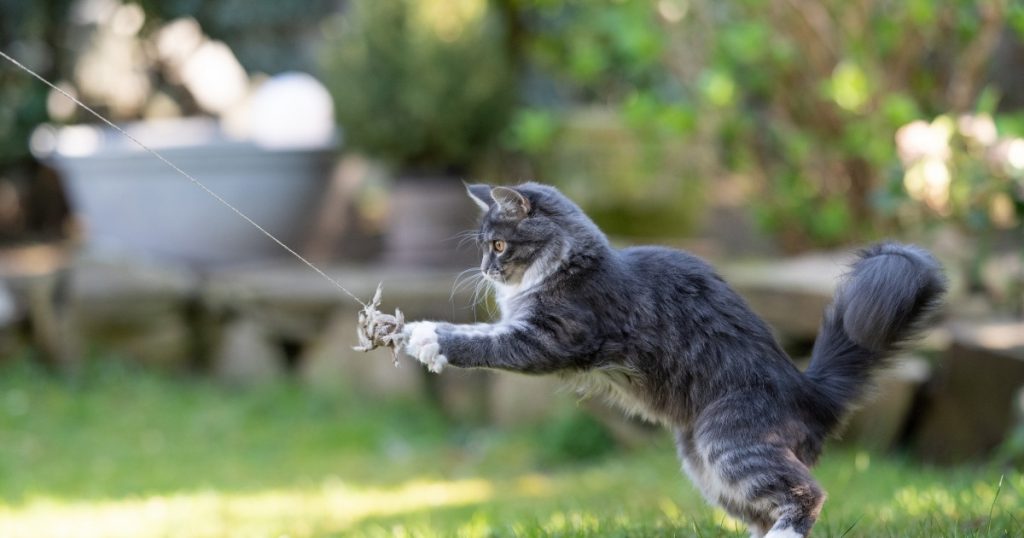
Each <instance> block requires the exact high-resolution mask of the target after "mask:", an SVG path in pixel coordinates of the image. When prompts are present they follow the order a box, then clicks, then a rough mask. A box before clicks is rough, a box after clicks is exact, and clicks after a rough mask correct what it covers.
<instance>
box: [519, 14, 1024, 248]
mask: <svg viewBox="0 0 1024 538" xmlns="http://www.w3.org/2000/svg"><path fill="white" fill-rule="evenodd" d="M516 5H518V6H519V7H520V9H521V18H522V19H523V20H524V21H525V24H526V28H527V30H526V32H525V35H526V38H525V39H524V40H523V41H524V45H523V48H524V49H525V50H526V51H528V57H529V58H530V61H531V65H533V66H535V67H536V69H537V70H538V71H539V72H540V73H541V74H542V75H541V76H540V77H538V78H541V79H542V80H547V81H548V83H549V84H548V85H544V84H540V83H535V84H534V87H536V88H543V89H547V91H546V92H543V91H534V93H532V94H529V95H528V96H527V98H528V100H529V101H531V102H532V103H534V106H533V107H531V108H528V109H527V110H526V111H525V112H523V113H520V114H519V115H518V117H517V119H516V121H514V122H513V123H512V127H511V129H510V140H511V142H512V145H513V147H516V148H519V149H522V150H525V151H527V152H531V153H532V154H540V155H541V156H543V152H544V151H546V150H548V148H551V147H552V146H554V147H556V148H557V145H558V143H559V141H560V130H559V128H558V126H560V125H563V124H564V122H565V121H566V119H567V118H569V117H570V116H569V115H566V114H565V113H564V112H562V111H560V110H558V109H557V108H554V107H552V106H550V105H551V104H560V105H564V104H566V103H570V104H580V103H582V104H599V105H601V106H604V107H610V108H612V109H613V110H615V111H617V113H618V114H619V115H620V116H621V117H623V118H625V120H626V122H627V123H628V125H630V126H631V128H633V129H634V130H635V132H636V133H638V134H636V135H635V136H636V137H637V138H638V139H643V140H646V141H651V140H655V142H654V143H653V144H652V145H653V146H655V147H657V146H658V145H659V144H663V143H664V141H666V140H683V141H684V146H693V147H695V148H696V150H695V151H692V153H691V154H689V155H687V157H688V158H687V159H686V160H685V163H684V167H683V168H681V169H680V168H677V170H682V172H681V174H682V175H686V174H691V175H697V176H698V177H701V176H703V180H704V181H705V182H706V181H716V179H717V178H721V177H725V176H728V175H730V174H732V173H736V174H738V176H739V177H743V178H747V181H748V183H752V185H746V189H747V190H748V191H752V192H753V195H752V196H750V203H751V204H752V207H753V210H754V212H755V214H756V216H757V218H758V221H759V222H760V223H761V224H762V226H763V227H764V228H765V229H767V230H769V231H772V232H774V233H776V234H777V236H778V237H779V239H780V242H781V243H782V244H783V246H785V247H787V248H789V249H801V248H806V247H809V246H815V245H834V244H838V243H842V242H847V241H860V240H863V239H866V238H869V237H870V236H873V235H876V234H879V233H882V232H887V231H891V230H892V229H893V227H894V225H895V224H898V223H900V221H899V219H898V218H897V217H896V216H895V215H894V212H895V211H896V209H897V208H898V207H901V206H903V205H904V201H906V200H907V199H911V200H913V197H912V196H910V195H909V194H908V193H907V191H906V190H904V189H896V190H893V189H891V188H890V187H892V183H891V181H890V180H891V178H892V176H893V175H894V174H895V173H898V171H899V169H900V161H899V160H898V158H897V157H898V156H897V152H896V148H895V145H894V136H895V133H896V131H897V130H898V129H899V128H900V127H902V126H904V125H906V124H908V123H910V122H913V121H915V120H919V119H927V118H933V117H936V116H938V115H941V114H950V115H952V117H954V118H955V117H957V116H959V115H961V114H964V113H968V112H972V111H975V112H979V111H982V112H988V113H990V114H992V115H993V117H994V118H995V120H996V122H997V123H1000V122H1001V121H1002V120H1003V118H1004V117H1005V116H1006V112H1005V111H1002V112H1000V113H999V114H996V110H995V109H994V107H990V108H989V109H986V110H981V109H980V108H979V107H980V106H981V107H984V106H987V105H986V104H985V103H983V102H982V101H983V100H981V99H980V97H981V95H982V93H983V90H984V89H985V87H986V84H987V83H988V81H989V69H990V68H991V66H992V63H991V60H992V58H993V54H994V50H995V46H996V44H997V42H998V40H999V39H1002V38H1004V34H1005V35H1006V37H1009V36H1011V35H1012V33H1010V32H1008V31H1007V30H1008V29H1016V30H1020V29H1022V28H1024V9H1022V8H1021V7H1020V5H1019V3H1014V2H1007V1H1005V0H998V1H994V2H976V1H974V0H954V1H951V2H942V3H935V2H929V1H926V0H915V1H908V2H902V1H899V2H897V1H883V2H873V1H867V0H864V1H861V0H856V1H852V2H851V1H847V0H827V1H825V2H807V1H802V0H797V1H793V0H769V1H753V0H742V1H738V2H711V1H684V0H632V1H628V0H627V1H623V2H613V1H610V0H609V1H607V2H603V1H602V2H574V1H571V0H545V1H540V0H537V1H533V2H517V3H516ZM545 77H546V78H545ZM992 89H994V90H996V91H997V90H998V89H997V88H995V87H994V86H993V87H992ZM994 94H995V93H993V92H989V95H994ZM538 110H541V111H544V112H546V113H547V118H544V117H543V116H542V115H540V114H539V113H538V112H537V111H538ZM542 119H543V120H544V121H542ZM652 136H653V137H654V138H651V137H652ZM644 137H646V138H644ZM708 141H711V142H713V145H712V146H710V147H709V146H705V145H704V144H705V143H706V142H708ZM670 147H672V148H673V149H672V150H671V151H669V152H667V153H668V154H670V155H671V154H678V153H680V150H679V149H677V147H675V146H670ZM705 150H707V151H706V152H707V153H711V155H710V159H711V160H712V161H713V163H712V165H710V166H708V165H706V164H703V165H702V163H700V162H699V160H700V158H702V157H703V158H708V157H709V156H708V155H705ZM682 151H683V152H684V154H685V150H682ZM597 153H599V152H597ZM538 161H540V162H543V159H541V158H538ZM644 161H646V162H648V163H650V162H656V159H651V158H647V159H644ZM686 165H689V168H687V167H686ZM584 166H585V164H584ZM647 173H648V175H649V174H650V173H649V172H647ZM677 173H679V172H677ZM716 176H717V177H716ZM602 179H604V178H602ZM621 181H622V183H623V184H624V185H626V186H627V187H626V188H625V190H629V189H632V190H633V191H639V192H644V191H645V190H649V188H650V184H647V183H643V182H635V181H630V180H621ZM965 181H966V180H965ZM971 181H973V180H971ZM991 181H1000V180H999V179H991ZM652 183H653V182H652ZM897 185H898V183H897ZM694 195H695V196H698V197H699V196H700V195H701V193H700V191H699V190H698V191H697V192H696V193H694ZM655 196H657V197H658V198H660V199H666V196H665V193H664V192H658V193H657V194H656V195H655ZM668 199H671V198H670V197H669V198H668ZM673 203H675V204H678V201H676V200H674V199H673ZM679 207H682V206H679Z"/></svg>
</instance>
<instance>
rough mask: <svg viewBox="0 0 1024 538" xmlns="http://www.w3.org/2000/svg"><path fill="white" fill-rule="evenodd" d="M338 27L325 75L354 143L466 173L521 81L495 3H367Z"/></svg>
mask: <svg viewBox="0 0 1024 538" xmlns="http://www.w3.org/2000/svg"><path fill="white" fill-rule="evenodd" d="M332 28H333V29H332V31H331V34H332V35H331V36H330V37H329V39H328V40H327V43H326V45H325V46H326V54H325V62H324V73H325V78H326V79H327V83H328V87H329V88H330V89H331V92H332V94H333V95H334V99H335V107H336V110H337V116H338V120H339V122H340V124H341V127H342V129H343V130H344V133H345V137H346V142H347V144H348V145H349V146H351V147H353V148H356V149H358V150H361V151H364V152H366V153H367V154H369V155H371V156H373V157H377V158H381V159H383V160H385V161H387V162H389V163H391V164H395V165H400V166H405V167H409V168H419V169H427V170H431V171H436V170H445V169H453V168H454V169H463V168H465V167H466V166H468V165H469V164H471V163H472V162H473V160H474V159H475V158H477V157H478V156H479V154H480V153H481V152H482V151H484V150H486V149H487V148H488V147H489V146H490V145H491V143H492V142H493V140H494V137H495V135H496V134H497V133H498V131H499V129H501V128H502V127H503V126H504V125H505V122H506V119H507V117H508V115H509V112H510V110H511V107H512V104H513V96H514V81H513V77H512V70H511V68H510V62H509V55H508V51H507V50H506V49H505V47H504V44H505V41H504V38H503V35H504V34H503V30H502V25H501V20H500V18H499V16H498V14H497V13H496V12H494V11H493V10H491V9H490V7H489V3H488V2H485V1H484V0H465V1H462V2H458V3H454V4H453V3H446V2H442V1H440V0H423V1H419V0H360V1H355V2H352V3H351V5H350V8H349V11H348V13H346V14H345V15H344V16H343V17H342V18H340V19H339V20H338V21H337V22H336V23H334V24H332Z"/></svg>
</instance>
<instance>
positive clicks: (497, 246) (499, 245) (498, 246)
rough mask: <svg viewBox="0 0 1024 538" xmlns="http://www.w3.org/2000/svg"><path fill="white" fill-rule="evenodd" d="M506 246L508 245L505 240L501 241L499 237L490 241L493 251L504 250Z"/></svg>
mask: <svg viewBox="0 0 1024 538" xmlns="http://www.w3.org/2000/svg"><path fill="white" fill-rule="evenodd" d="M506 247H508V245H506V244H505V242H504V241H502V240H501V239H496V240H494V241H491V248H493V249H494V252H497V253H498V254H501V253H502V252H505V248H506Z"/></svg>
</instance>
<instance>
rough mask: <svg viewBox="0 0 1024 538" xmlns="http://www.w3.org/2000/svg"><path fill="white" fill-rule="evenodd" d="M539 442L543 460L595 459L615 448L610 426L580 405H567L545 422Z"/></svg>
mask: <svg viewBox="0 0 1024 538" xmlns="http://www.w3.org/2000/svg"><path fill="white" fill-rule="evenodd" d="M537 443H538V444H537V450H538V452H539V455H540V458H541V461H543V462H546V463H565V462H578V461H587V460H592V459H595V458H598V457H600V456H604V455H607V454H608V453H610V452H612V451H613V450H614V449H615V439H614V438H612V436H611V433H609V432H608V429H607V428H605V427H604V425H602V424H601V423H600V422H598V420H597V419H595V418H594V417H593V416H592V415H590V414H588V413H585V412H583V411H581V410H579V409H567V410H566V412H563V413H561V414H560V415H558V416H556V417H554V418H552V419H551V420H549V421H548V422H547V423H546V424H544V425H543V427H542V428H541V433H540V435H539V436H538V439H537Z"/></svg>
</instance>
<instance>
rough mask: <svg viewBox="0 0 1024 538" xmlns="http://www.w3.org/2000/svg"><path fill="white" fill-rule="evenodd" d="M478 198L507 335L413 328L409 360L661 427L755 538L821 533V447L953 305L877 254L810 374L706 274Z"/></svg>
mask: <svg viewBox="0 0 1024 538" xmlns="http://www.w3.org/2000/svg"><path fill="white" fill-rule="evenodd" d="M467 190H468V192H469V194H470V196H471V197H472V198H473V199H474V200H475V201H476V202H477V204H478V205H479V206H480V207H481V208H482V209H484V211H485V213H484V217H483V219H482V221H481V227H480V230H479V232H478V234H477V237H478V239H479V241H480V244H481V247H483V253H484V255H483V259H482V262H481V267H480V270H481V273H482V274H483V275H485V276H487V278H489V279H491V280H492V281H494V283H495V284H494V285H495V286H496V288H497V291H498V301H499V303H500V305H501V311H502V312H501V320H500V321H499V322H497V323H494V324H490V325H487V324H482V325H480V326H460V325H451V324H446V323H435V322H417V323H410V324H408V326H407V329H408V330H410V339H409V344H408V347H407V352H408V353H409V354H411V355H413V356H414V357H416V358H418V359H419V360H420V361H421V362H423V363H425V364H427V365H428V366H429V367H430V368H431V369H432V370H434V371H439V370H440V369H441V368H443V367H444V366H445V365H451V366H455V367H462V368H493V369H501V370H508V371H514V372H520V373H527V374H558V375H560V376H561V377H563V378H566V379H568V380H570V381H572V382H573V384H574V385H575V386H577V387H580V388H583V389H584V390H590V391H594V392H596V393H598V394H599V395H601V396H604V397H607V398H609V399H610V400H612V401H613V402H614V403H616V404H617V405H620V406H621V407H623V408H624V409H625V410H626V411H627V412H629V413H632V414H635V415H638V416H642V417H644V418H647V419H649V420H652V421H656V422H660V423H662V424H664V425H665V426H666V427H668V428H669V429H671V430H672V431H673V432H674V434H675V437H676V445H677V447H678V451H679V456H680V459H681V460H682V462H683V468H684V469H685V470H686V472H687V473H688V474H689V475H690V477H691V478H692V479H693V480H694V482H695V483H696V484H697V485H698V486H699V487H700V488H701V490H702V491H703V492H704V494H705V496H706V497H707V498H708V499H709V500H710V501H712V502H714V503H717V504H719V505H721V506H722V507H724V508H725V509H726V510H727V511H728V512H729V513H731V514H733V515H734V516H736V517H738V518H741V519H743V520H744V521H746V522H747V523H748V524H749V525H750V527H751V530H752V533H753V534H754V535H756V536H760V535H763V534H764V533H768V535H769V536H772V533H775V534H774V535H775V536H783V535H785V536H794V535H800V536H802V535H805V534H806V533H807V532H809V530H810V528H811V526H813V524H814V521H815V519H816V518H817V515H818V511H819V510H820V508H821V505H822V503H823V502H824V499H825V496H824V492H823V491H822V490H821V488H820V487H819V486H818V485H817V483H816V482H815V481H814V479H813V478H812V477H811V475H810V471H809V467H810V466H812V465H813V464H814V463H815V461H816V460H817V458H818V456H819V454H820V452H821V448H822V446H823V444H824V441H825V438H826V437H827V436H828V435H829V433H831V431H832V430H833V429H834V428H835V426H836V424H837V423H838V422H839V421H840V420H841V419H842V416H843V415H844V414H845V413H846V412H847V411H848V409H849V408H850V406H851V405H852V404H854V403H855V402H856V400H857V399H858V398H859V397H860V396H861V395H862V394H863V393H864V390H865V387H866V386H867V385H868V383H869V380H870V377H871V372H872V371H873V370H874V369H876V368H877V367H879V366H881V365H882V364H884V362H885V359H886V358H887V357H889V356H890V355H891V354H892V352H893V351H895V350H896V349H898V348H899V347H900V346H901V345H903V344H904V343H906V342H907V341H908V340H909V339H910V338H912V337H913V336H914V335H915V333H916V332H917V331H918V330H919V329H920V328H922V327H923V326H924V325H925V323H926V322H927V321H928V319H929V316H930V314H931V313H932V312H933V311H934V310H935V308H936V307H937V306H938V304H939V301H940V300H941V297H942V294H943V292H944V290H945V282H944V280H943V277H942V272H941V269H940V268H939V265H938V263H936V262H935V260H934V259H933V258H932V257H931V256H930V255H929V254H928V253H927V252H925V251H924V250H922V249H920V248H917V247H913V246H906V245H898V244H895V243H883V244H880V245H875V246H873V247H870V248H868V249H866V250H865V251H863V252H862V253H861V255H860V257H859V259H858V260H857V261H856V262H855V263H854V264H853V266H852V267H851V270H850V273H849V275H848V276H847V278H846V280H845V282H844V283H843V284H842V285H841V286H840V289H839V291H838V293H837V294H836V297H835V300H834V303H833V305H832V306H831V307H830V308H829V310H828V312H827V313H826V316H825V321H824V323H823V324H822V329H821V335H820V337H819V338H818V341H817V342H816V343H815V348H814V355H813V359H812V362H811V365H810V367H809V369H808V370H807V372H806V373H803V372H800V371H799V370H798V369H797V368H796V367H795V366H794V364H793V362H792V361H791V360H790V359H789V357H787V356H786V354H785V352H784V351H783V350H782V348H781V347H780V346H779V344H778V343H777V342H776V340H775V338H774V336H773V334H772V331H771V329H770V328H769V327H768V325H767V324H765V323H764V321H762V320H761V319H760V318H759V317H757V316H756V315H755V314H754V313H753V312H752V311H751V310H750V308H749V307H748V306H747V304H746V303H745V302H744V301H743V299H742V298H741V297H740V296H739V295H738V294H737V293H736V292H735V291H734V290H733V289H732V288H730V287H729V285H728V284H726V282H725V281H724V280H723V279H722V278H721V277H719V276H718V275H717V274H716V273H715V271H714V269H713V268H712V267H711V266H710V265H708V264H707V263H706V262H704V261H703V260H701V259H699V258H697V257H695V256H692V255H690V254H688V253H685V252H681V251H678V250H672V249H667V248H661V247H633V248H626V249H615V248H613V247H612V246H611V245H610V244H609V243H608V240H607V238H606V237H605V236H604V234H603V233H601V231H600V230H599V229H598V228H597V226H596V225H594V223H593V222H592V221H591V220H590V219H589V218H587V216H586V215H585V214H584V213H583V212H582V211H581V210H580V209H579V207H577V206H576V205H575V204H574V203H572V202H571V201H570V200H569V199H567V198H566V197H565V196H563V195H562V194H561V193H559V192H558V191H557V190H555V189H554V188H551V187H548V186H545V185H538V184H534V183H528V184H525V185H520V186H518V187H516V188H515V189H514V190H513V189H506V188H503V189H493V190H492V189H491V188H490V187H487V186H485V185H471V186H468V187H467ZM499 240H500V241H499ZM496 241H497V243H496ZM506 243H507V247H505V244H506ZM495 245H498V246H497V247H496V246H495Z"/></svg>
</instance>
